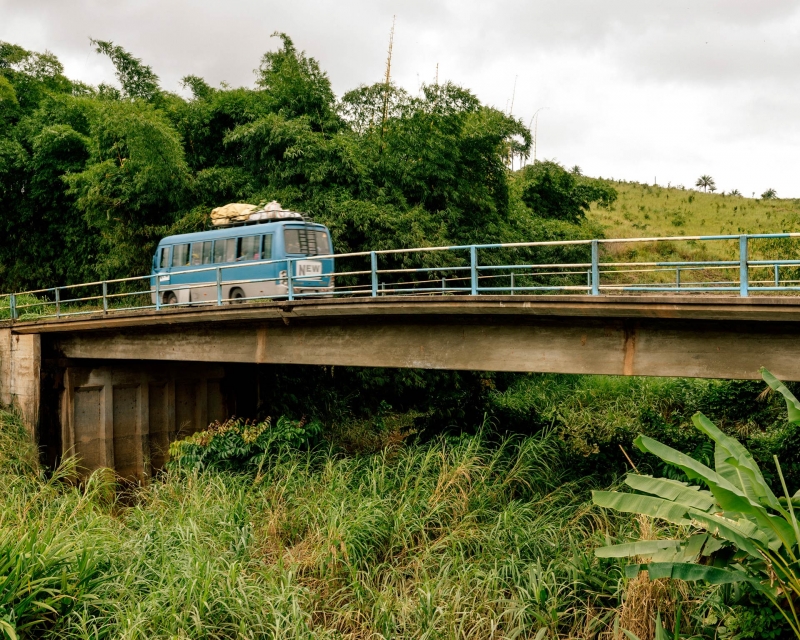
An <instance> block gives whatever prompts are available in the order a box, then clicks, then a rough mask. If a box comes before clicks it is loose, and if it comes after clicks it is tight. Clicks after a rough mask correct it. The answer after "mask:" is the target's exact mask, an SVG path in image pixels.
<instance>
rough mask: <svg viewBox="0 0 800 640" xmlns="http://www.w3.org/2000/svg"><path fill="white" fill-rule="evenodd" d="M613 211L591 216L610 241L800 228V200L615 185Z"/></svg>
mask: <svg viewBox="0 0 800 640" xmlns="http://www.w3.org/2000/svg"><path fill="white" fill-rule="evenodd" d="M613 184H614V187H615V188H616V189H617V192H618V194H619V197H618V199H617V201H616V202H615V203H614V205H613V206H612V207H611V209H603V208H598V206H597V204H596V203H595V204H593V205H592V209H591V212H590V213H589V218H590V220H592V221H595V222H597V223H599V224H601V225H602V227H603V230H604V232H605V235H606V237H607V238H633V237H643V236H644V237H659V236H683V235H686V236H694V235H717V234H735V233H778V232H782V231H798V230H800V198H795V199H773V200H760V199H753V198H744V197H742V196H730V195H723V194H717V193H703V192H702V191H694V190H688V189H677V188H674V187H672V188H670V187H660V186H650V185H645V184H639V183H636V182H619V183H617V182H615V183H613Z"/></svg>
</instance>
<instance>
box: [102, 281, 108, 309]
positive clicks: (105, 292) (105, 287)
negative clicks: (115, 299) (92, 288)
mask: <svg viewBox="0 0 800 640" xmlns="http://www.w3.org/2000/svg"><path fill="white" fill-rule="evenodd" d="M103 313H108V283H107V282H106V281H105V280H103Z"/></svg>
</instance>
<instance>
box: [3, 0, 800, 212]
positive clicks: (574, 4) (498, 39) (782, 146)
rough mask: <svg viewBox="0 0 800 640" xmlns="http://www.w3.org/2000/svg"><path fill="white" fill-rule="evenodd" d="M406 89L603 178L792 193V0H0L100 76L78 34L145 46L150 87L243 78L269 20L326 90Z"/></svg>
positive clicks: (42, 43) (796, 27) (6, 35)
mask: <svg viewBox="0 0 800 640" xmlns="http://www.w3.org/2000/svg"><path fill="white" fill-rule="evenodd" d="M394 14H396V15H397V27H396V33H395V46H394V57H393V65H392V68H393V75H394V77H395V79H396V80H397V81H398V82H399V83H401V84H402V85H403V86H404V87H406V88H407V89H409V90H411V91H416V89H417V87H418V84H419V82H420V81H431V80H432V79H433V77H434V74H435V72H436V65H437V63H438V65H439V74H440V79H449V80H453V81H455V82H457V83H459V84H462V85H464V86H466V87H468V88H469V89H471V90H472V91H474V92H475V93H476V94H477V95H478V96H479V97H480V98H481V99H482V100H483V101H484V102H486V103H488V104H492V105H494V106H496V107H498V108H501V109H504V108H507V106H508V105H509V102H510V98H511V95H512V90H513V87H514V82H515V78H516V83H517V84H516V95H515V99H514V114H515V115H518V116H520V117H522V118H523V119H524V120H525V121H526V122H527V121H528V119H529V118H530V117H531V115H532V114H533V113H534V111H535V110H536V109H537V108H539V107H548V109H546V110H544V111H542V112H540V117H539V140H538V143H539V144H538V151H539V156H540V157H548V158H557V159H559V160H561V161H562V162H564V163H565V164H569V165H572V164H580V165H581V167H582V168H583V169H584V171H586V172H589V173H591V174H594V175H603V176H606V177H609V176H613V177H615V178H627V179H637V180H643V181H652V180H653V178H654V177H657V178H658V181H659V182H660V183H664V184H666V183H667V182H672V183H673V184H676V183H683V184H687V185H688V184H692V183H693V182H694V180H695V179H696V177H697V176H698V175H700V174H701V173H710V174H711V175H713V176H714V177H715V179H716V181H717V184H718V185H719V186H720V188H721V189H725V190H728V189H732V188H738V189H740V190H741V191H742V192H744V193H747V194H749V193H751V192H753V191H755V192H756V193H761V192H762V191H763V190H764V189H766V188H767V187H774V188H776V189H777V190H778V192H779V194H780V195H782V196H800V185H798V181H797V177H796V167H797V166H798V165H800V144H798V143H800V94H799V93H798V88H800V87H799V86H798V84H800V77H799V76H798V75H797V73H796V71H795V69H796V68H798V66H800V37H799V36H800V5H798V3H797V2H796V0H759V2H753V1H752V0H693V1H692V2H689V1H688V0H685V1H684V2H683V3H678V2H672V3H665V2H657V1H655V0H607V1H606V2H603V3H599V2H595V1H592V0H560V1H559V2H552V1H551V2H542V1H541V0H539V1H533V2H532V1H530V0H501V1H497V2H492V3H487V2H475V1H470V2H467V1H460V2H458V1H455V0H438V1H427V2H424V1H422V0H413V1H406V2H396V1H389V0H373V1H367V0H340V1H339V2H319V1H317V2H312V1H310V0H295V2H293V3H284V2H274V1H270V2H264V1H263V0H228V2H225V3H219V2H212V1H211V0H195V1H193V2H189V1H188V0H170V1H169V2H164V1H163V0H118V1H116V2H113V3H109V2H107V1H104V0H71V1H70V2H56V1H55V0H51V1H49V2H48V1H45V0H0V39H3V40H8V41H11V42H16V43H18V44H21V45H22V46H24V47H27V48H30V49H36V50H43V49H50V50H51V51H53V52H54V53H56V54H57V55H58V56H59V57H60V58H61V60H62V61H63V62H64V64H65V67H66V69H67V73H68V74H69V75H70V76H71V77H75V78H78V79H81V80H84V81H86V82H90V83H94V84H96V83H98V82H100V81H106V82H109V81H112V82H113V68H112V66H111V64H110V63H109V62H108V61H107V60H104V59H103V58H101V57H99V56H97V55H96V54H94V53H93V51H92V50H91V48H90V47H89V42H88V38H89V37H94V38H101V39H109V40H113V41H114V42H116V43H117V44H120V45H122V46H124V47H125V48H126V49H128V50H130V51H131V52H133V53H134V54H135V55H137V56H139V57H141V58H143V59H144V60H145V62H147V63H148V64H150V65H151V66H152V67H153V68H154V70H155V71H156V72H157V73H158V74H159V75H160V77H161V79H162V84H163V86H164V87H165V88H166V89H169V90H173V91H175V90H178V89H179V80H180V78H181V77H183V76H184V75H186V74H189V73H193V74H197V75H200V76H203V77H205V78H206V79H207V80H208V81H209V82H210V83H212V84H218V83H220V82H222V81H226V82H228V83H230V84H232V85H251V84H252V82H253V79H254V76H253V72H252V70H253V69H254V68H256V67H257V66H258V63H259V59H260V57H261V55H262V54H263V53H264V51H266V50H268V49H270V48H274V47H275V46H277V42H276V41H275V40H274V39H270V37H269V36H270V34H272V32H274V31H276V30H277V31H285V32H287V33H288V34H289V35H290V36H291V37H292V38H293V39H294V40H295V43H296V44H297V46H298V47H299V48H302V49H305V50H306V51H307V53H308V54H309V55H312V56H314V57H315V58H317V59H318V60H319V61H320V63H321V65H322V67H323V68H324V69H325V70H326V71H327V72H328V73H329V75H330V77H331V81H332V83H333V86H334V89H335V90H336V91H337V93H339V94H341V93H343V92H344V91H346V90H348V89H351V88H353V87H355V86H356V85H358V84H360V83H371V82H375V81H377V80H379V79H380V78H381V77H382V75H383V73H384V65H385V62H386V47H387V44H388V35H389V29H390V27H391V22H392V16H393V15H394Z"/></svg>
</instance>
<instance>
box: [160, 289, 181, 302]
mask: <svg viewBox="0 0 800 640" xmlns="http://www.w3.org/2000/svg"><path fill="white" fill-rule="evenodd" d="M161 303H162V304H178V296H176V295H175V292H174V291H167V292H165V293H164V296H163V298H162V299H161Z"/></svg>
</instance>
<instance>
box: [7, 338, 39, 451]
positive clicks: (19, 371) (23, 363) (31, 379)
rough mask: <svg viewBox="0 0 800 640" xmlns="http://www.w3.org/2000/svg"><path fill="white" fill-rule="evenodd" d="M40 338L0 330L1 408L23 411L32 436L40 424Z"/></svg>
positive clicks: (23, 416)
mask: <svg viewBox="0 0 800 640" xmlns="http://www.w3.org/2000/svg"><path fill="white" fill-rule="evenodd" d="M41 365H42V349H41V338H40V336H38V335H33V334H30V335H17V334H12V333H11V329H0V405H4V406H8V407H12V408H14V409H16V410H17V411H19V412H20V414H21V415H22V419H23V421H24V423H25V426H26V427H27V428H28V430H29V431H30V433H31V435H33V434H34V433H35V431H36V427H37V424H38V422H39V392H40V378H41V368H42V367H41Z"/></svg>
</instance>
